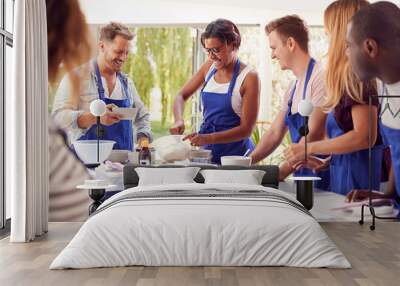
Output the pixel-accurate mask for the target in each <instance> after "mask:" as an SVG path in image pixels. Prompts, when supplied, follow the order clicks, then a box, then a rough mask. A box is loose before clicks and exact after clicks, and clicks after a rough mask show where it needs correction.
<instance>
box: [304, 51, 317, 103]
mask: <svg viewBox="0 0 400 286" xmlns="http://www.w3.org/2000/svg"><path fill="white" fill-rule="evenodd" d="M314 66H315V60H314V59H313V58H311V60H310V62H309V64H308V67H307V74H306V81H305V82H304V89H303V99H306V92H307V86H308V82H309V81H310V78H311V75H312V72H313V69H314Z"/></svg>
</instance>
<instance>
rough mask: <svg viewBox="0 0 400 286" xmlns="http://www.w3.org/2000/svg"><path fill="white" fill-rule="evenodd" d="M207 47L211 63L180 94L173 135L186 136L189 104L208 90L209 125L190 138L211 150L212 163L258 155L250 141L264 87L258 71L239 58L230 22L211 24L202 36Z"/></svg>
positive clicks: (204, 104) (205, 99) (206, 122)
mask: <svg viewBox="0 0 400 286" xmlns="http://www.w3.org/2000/svg"><path fill="white" fill-rule="evenodd" d="M201 43H202V45H203V48H204V50H205V52H206V53H207V55H208V60H207V61H206V62H205V63H204V64H203V65H202V66H201V67H200V69H199V70H198V71H197V72H196V73H195V74H194V76H193V77H192V78H191V79H190V80H189V81H188V82H187V83H186V84H185V85H184V86H183V88H182V89H181V90H180V91H179V92H178V94H177V95H176V97H175V101H174V117H175V124H174V125H173V126H172V128H171V129H170V132H171V133H172V134H183V132H184V131H185V124H184V121H183V111H184V105H185V102H186V101H187V100H188V99H189V98H190V97H191V96H192V95H193V94H194V93H195V91H196V90H197V89H199V88H200V87H201V86H203V88H202V90H201V93H200V97H201V105H202V107H203V123H202V125H201V127H200V131H199V133H193V134H190V135H188V136H187V137H186V139H188V140H190V141H191V144H192V145H196V146H202V147H203V148H205V149H208V150H211V151H212V162H214V163H220V162H221V161H220V158H221V157H222V156H226V155H243V154H244V153H245V152H246V151H247V150H248V149H250V150H253V148H254V144H253V143H252V141H251V139H250V138H249V137H250V135H251V133H252V130H253V128H254V126H255V123H256V119H257V114H258V107H259V96H260V84H259V78H258V74H257V72H256V71H255V70H253V69H252V68H251V67H250V66H247V65H246V64H244V63H241V62H240V60H239V59H238V56H237V52H238V49H239V47H240V43H241V36H240V32H239V30H238V28H237V26H236V25H235V24H234V23H232V22H231V21H229V20H226V19H218V20H216V21H214V22H211V23H210V24H208V25H207V27H206V30H205V31H204V33H203V34H202V35H201Z"/></svg>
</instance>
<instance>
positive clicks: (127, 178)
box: [124, 164, 279, 189]
mask: <svg viewBox="0 0 400 286" xmlns="http://www.w3.org/2000/svg"><path fill="white" fill-rule="evenodd" d="M137 167H145V168H184V167H186V166H178V165H160V166H140V165H132V164H127V165H125V167H124V189H128V188H133V187H136V186H137V185H138V183H139V176H138V174H137V173H136V171H135V168H137ZM196 167H200V168H201V170H208V169H213V170H215V169H218V170H262V171H265V175H264V177H263V179H262V183H261V184H262V185H263V186H264V187H271V188H275V189H278V186H279V167H278V166H275V165H259V166H250V167H241V166H196ZM194 180H195V182H197V183H204V178H203V176H202V175H201V174H200V172H199V173H198V174H197V176H196V177H195V178H194Z"/></svg>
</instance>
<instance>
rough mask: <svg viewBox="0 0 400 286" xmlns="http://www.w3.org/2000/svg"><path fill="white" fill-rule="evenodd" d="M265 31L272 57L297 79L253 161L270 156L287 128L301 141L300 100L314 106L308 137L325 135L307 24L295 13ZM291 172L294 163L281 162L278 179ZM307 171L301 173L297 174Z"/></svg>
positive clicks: (319, 76)
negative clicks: (309, 47)
mask: <svg viewBox="0 0 400 286" xmlns="http://www.w3.org/2000/svg"><path fill="white" fill-rule="evenodd" d="M265 31H266V33H267V36H268V40H269V44H270V47H271V50H272V55H271V56H272V59H276V60H278V61H279V64H280V66H281V68H282V70H290V71H292V72H293V74H294V75H295V76H296V81H295V82H293V83H292V84H291V85H290V86H289V87H288V89H287V91H286V93H285V95H284V100H283V104H282V107H281V110H280V111H279V113H278V115H277V116H276V118H275V119H274V121H273V122H272V125H271V127H270V128H269V129H268V130H267V131H266V133H265V134H264V135H263V137H262V138H261V140H260V142H259V144H258V145H257V147H256V149H255V150H254V151H253V152H252V153H251V155H250V156H251V157H252V161H253V163H256V162H258V161H260V160H262V159H264V158H266V157H267V156H269V155H270V154H271V153H272V152H273V151H274V150H275V149H276V148H277V147H278V146H279V145H280V144H281V142H282V140H283V138H284V136H285V135H286V133H287V131H289V132H290V136H291V140H292V142H299V141H300V140H303V139H302V136H303V134H304V132H302V131H301V128H302V127H303V124H304V123H303V122H304V118H303V117H302V116H301V115H300V114H299V113H298V110H297V106H298V103H299V102H300V100H301V99H308V100H310V101H311V103H312V104H313V106H314V111H313V113H312V114H311V116H310V121H309V134H308V136H307V139H308V140H309V141H315V140H321V139H323V138H324V135H325V119H326V114H325V113H324V112H323V109H322V107H323V104H324V97H325V83H324V71H323V68H322V66H321V64H320V63H317V62H315V60H314V59H312V58H311V56H310V54H309V50H308V42H309V36H308V28H307V26H306V24H305V23H304V21H303V20H302V19H300V18H299V17H298V16H286V17H283V18H280V19H277V20H274V21H272V22H270V23H269V24H268V25H267V26H266V27H265ZM303 128H304V127H303ZM294 171H295V168H294V166H290V165H289V163H287V162H284V163H283V164H282V165H281V166H280V179H281V180H283V179H284V178H285V177H287V176H288V175H289V174H290V173H292V172H294ZM308 172H309V173H310V174H308V175H312V173H311V170H309V171H308ZM306 173H307V172H301V174H299V175H306ZM327 178H329V175H328V174H327ZM328 184H329V183H328V182H326V181H325V182H324V183H323V184H320V186H319V187H320V188H323V189H327V185H328ZM323 185H324V186H323Z"/></svg>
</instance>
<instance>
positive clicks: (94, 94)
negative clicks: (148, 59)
mask: <svg viewBox="0 0 400 286" xmlns="http://www.w3.org/2000/svg"><path fill="white" fill-rule="evenodd" d="M133 36H134V35H133V34H132V33H131V32H130V31H129V29H128V27H126V26H125V25H123V24H120V23H114V22H112V23H110V24H108V25H106V26H104V27H103V28H102V29H101V31H100V39H99V54H98V56H97V58H96V59H93V60H92V61H91V62H89V63H87V64H85V65H84V66H81V67H79V68H77V69H76V70H75V71H74V72H73V73H72V74H68V75H66V76H65V77H64V78H63V80H62V81H61V83H60V85H59V87H58V89H57V92H56V96H55V99H54V104H53V112H52V116H53V118H54V120H55V122H56V123H57V124H58V125H59V127H61V128H63V129H65V130H66V131H67V132H68V137H69V140H70V141H71V142H73V141H75V140H90V139H96V124H95V123H96V118H95V116H94V115H92V114H91V113H90V111H89V107H90V103H91V102H92V101H93V100H95V99H98V98H100V99H101V100H103V101H104V102H105V103H106V104H107V112H106V113H105V114H104V115H103V116H101V118H100V122H101V125H102V132H101V133H102V134H100V137H101V138H100V139H107V140H113V141H115V142H116V143H115V144H114V149H122V150H130V151H132V149H133V145H134V143H133V142H134V141H135V140H134V139H133V134H136V138H137V142H138V145H140V142H141V141H143V140H150V139H151V127H150V114H149V113H148V111H147V110H146V108H145V106H144V104H143V102H142V100H141V99H140V97H139V95H138V93H137V91H136V88H135V86H134V84H133V82H132V80H130V79H129V78H128V77H127V76H126V75H125V74H123V73H122V72H121V71H122V66H123V64H124V63H125V61H126V59H127V57H128V53H129V50H130V42H131V40H132V39H133ZM70 76H79V77H80V79H81V81H80V82H81V86H80V87H79V88H80V90H79V96H77V98H74V96H73V94H75V93H74V92H73V90H72V88H74V87H73V86H72V85H71V81H70V78H69V77H70ZM115 106H118V107H122V108H132V107H133V108H136V109H137V112H136V116H135V117H134V118H132V119H131V120H121V119H122V118H121V116H120V115H119V114H117V113H115V112H113V108H114V107H115ZM133 128H134V129H135V132H134V130H133Z"/></svg>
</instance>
